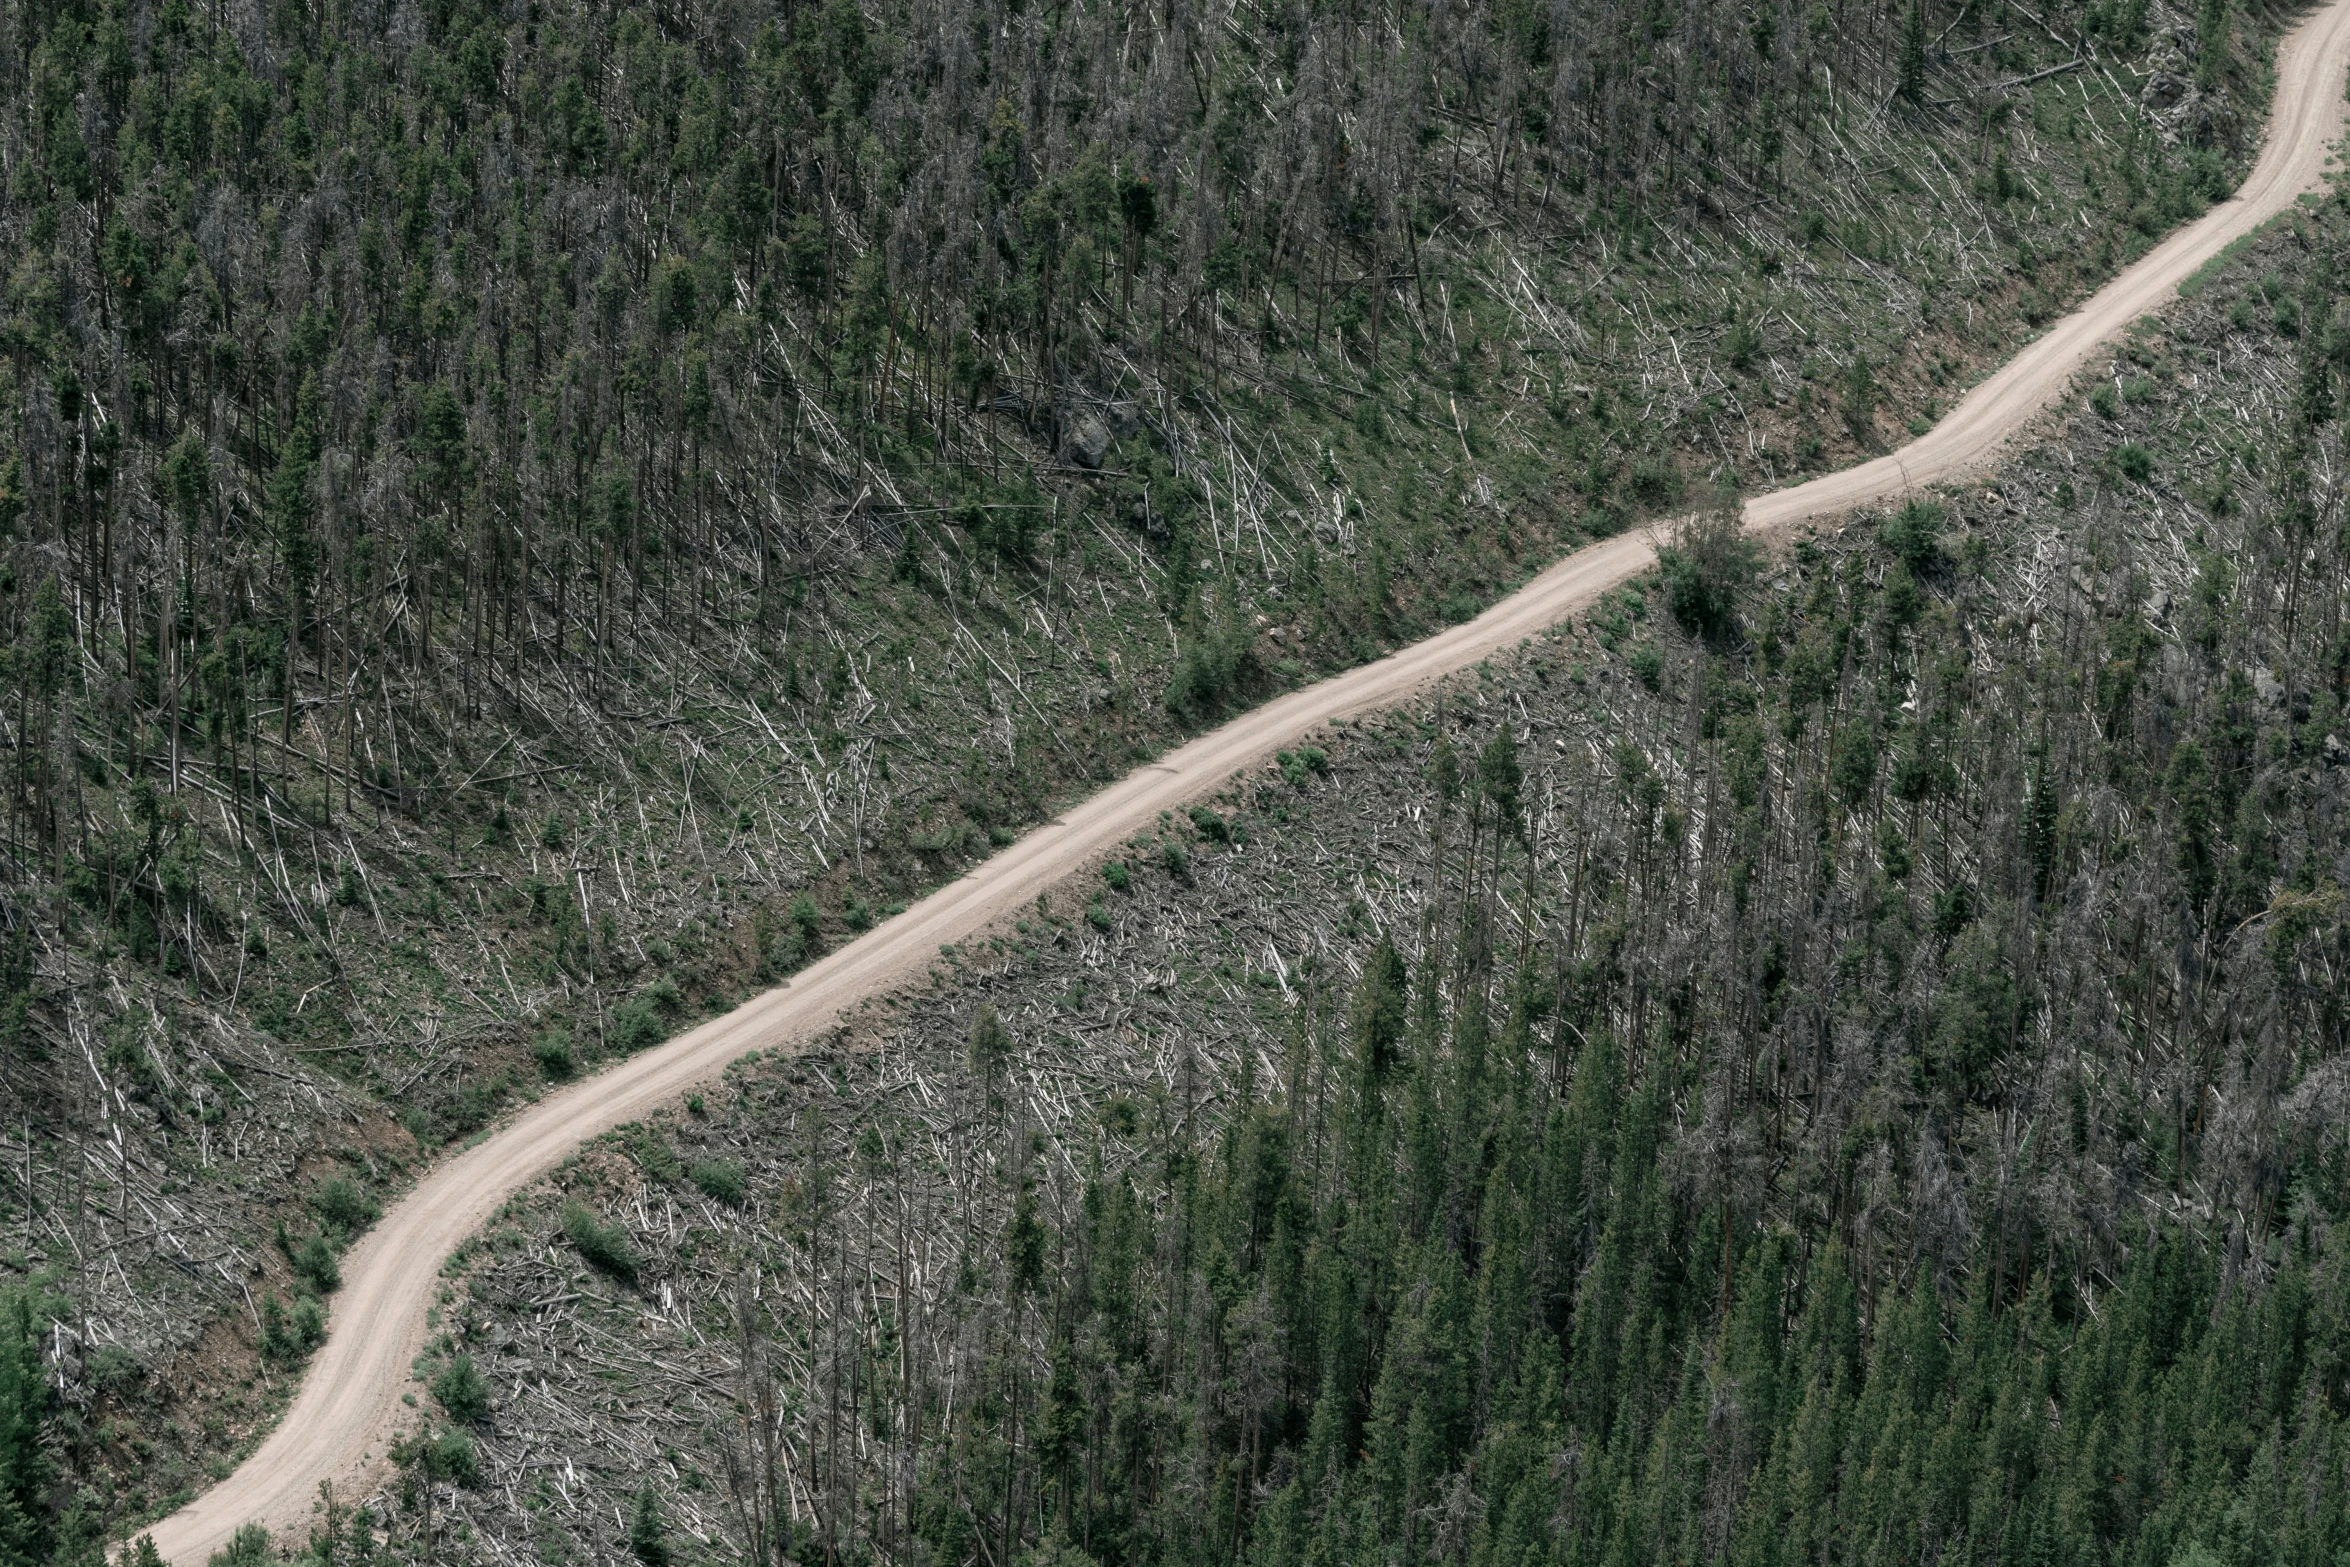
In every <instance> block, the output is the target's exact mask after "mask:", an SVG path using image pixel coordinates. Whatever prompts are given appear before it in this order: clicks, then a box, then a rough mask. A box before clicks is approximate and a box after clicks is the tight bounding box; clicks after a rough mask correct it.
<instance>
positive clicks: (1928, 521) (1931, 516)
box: [1877, 501, 1943, 576]
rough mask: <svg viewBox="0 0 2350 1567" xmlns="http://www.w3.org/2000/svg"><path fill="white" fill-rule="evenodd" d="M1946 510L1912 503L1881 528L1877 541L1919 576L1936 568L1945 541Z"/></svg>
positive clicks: (1920, 502) (1896, 513) (1936, 506)
mask: <svg viewBox="0 0 2350 1567" xmlns="http://www.w3.org/2000/svg"><path fill="white" fill-rule="evenodd" d="M1942 521H1943V516H1942V508H1941V507H1940V506H1938V505H1936V504H1935V503H1934V502H1932V501H1911V502H1910V503H1909V504H1908V505H1906V506H1904V507H1902V508H1901V510H1899V511H1897V512H1895V513H1894V514H1893V515H1892V516H1890V517H1888V518H1886V519H1885V520H1884V521H1883V522H1882V523H1880V524H1879V525H1878V527H1877V542H1878V543H1880V544H1882V545H1884V546H1885V548H1886V549H1888V550H1890V551H1891V552H1892V553H1893V556H1894V558H1895V559H1897V560H1899V561H1900V562H1901V563H1902V564H1903V565H1904V566H1907V567H1908V568H1909V569H1910V573H1911V575H1913V576H1915V575H1918V574H1920V573H1922V572H1924V571H1925V569H1926V568H1927V567H1928V566H1930V565H1932V564H1933V562H1934V559H1935V557H1936V554H1937V552H1938V550H1939V549H1940V546H1941V542H1942Z"/></svg>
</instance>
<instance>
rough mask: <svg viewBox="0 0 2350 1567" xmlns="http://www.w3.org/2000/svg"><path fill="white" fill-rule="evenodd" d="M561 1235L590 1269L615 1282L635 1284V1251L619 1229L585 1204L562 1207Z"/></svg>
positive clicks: (579, 1203)
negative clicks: (596, 1214)
mask: <svg viewBox="0 0 2350 1567" xmlns="http://www.w3.org/2000/svg"><path fill="white" fill-rule="evenodd" d="M563 1234H564V1236H565V1238H566V1239H568V1240H569V1241H570V1242H571V1245H572V1249H573V1250H575V1251H577V1252H578V1253H579V1254H580V1256H581V1257H583V1258H585V1259H586V1260H587V1262H588V1264H589V1265H590V1266H592V1267H596V1268H600V1269H602V1270H603V1271H604V1272H606V1273H609V1274H611V1275H612V1276H613V1277H614V1278H616V1279H621V1280H624V1281H626V1282H630V1283H633V1282H635V1280H636V1268H637V1261H636V1248H635V1247H634V1246H632V1245H630V1244H629V1239H628V1232H627V1231H626V1230H624V1229H622V1228H621V1227H620V1226H619V1225H617V1224H606V1223H605V1222H604V1221H603V1220H601V1219H599V1218H597V1217H596V1216H595V1214H594V1212H593V1211H592V1210H590V1209H589V1207H588V1205H587V1204H585V1203H582V1202H570V1203H565V1204H564V1205H563Z"/></svg>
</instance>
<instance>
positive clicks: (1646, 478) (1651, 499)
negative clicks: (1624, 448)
mask: <svg viewBox="0 0 2350 1567" xmlns="http://www.w3.org/2000/svg"><path fill="white" fill-rule="evenodd" d="M1631 488H1632V499H1634V500H1635V501H1638V502H1639V503H1640V504H1641V505H1643V506H1670V505H1671V504H1672V503H1673V502H1675V501H1677V500H1679V499H1680V498H1681V470H1680V469H1679V468H1678V467H1676V466H1674V463H1673V459H1672V458H1670V457H1643V458H1641V459H1640V461H1638V462H1636V463H1634V464H1633V465H1632V480H1631Z"/></svg>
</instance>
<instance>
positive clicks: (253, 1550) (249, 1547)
mask: <svg viewBox="0 0 2350 1567" xmlns="http://www.w3.org/2000/svg"><path fill="white" fill-rule="evenodd" d="M276 1559H277V1552H276V1551H275V1550H273V1549H272V1548H271V1546H270V1541H269V1531H268V1530H267V1529H265V1528H263V1527H262V1526H261V1525H260V1524H257V1523H249V1524H246V1525H245V1526H244V1527H243V1528H241V1529H239V1530H238V1531H237V1532H236V1533H235V1534H233V1535H231V1536H230V1537H229V1542H228V1544H226V1545H224V1546H222V1547H221V1548H220V1549H219V1550H217V1551H214V1552H213V1553H212V1556H211V1559H210V1561H209V1562H208V1563H207V1564H206V1567H269V1564H270V1563H271V1562H273V1561H275V1560H276Z"/></svg>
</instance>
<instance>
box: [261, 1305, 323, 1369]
mask: <svg viewBox="0 0 2350 1567" xmlns="http://www.w3.org/2000/svg"><path fill="white" fill-rule="evenodd" d="M325 1341H326V1308H325V1307H324V1306H321V1305H320V1304H319V1303H318V1302H317V1301H316V1300H309V1299H305V1300H298V1301H296V1302H295V1303H294V1309H293V1310H292V1311H288V1310H286V1303H285V1302H284V1301H282V1300H280V1299H279V1298H278V1297H277V1295H276V1293H275V1292H274V1291H273V1292H272V1293H271V1294H269V1295H267V1296H266V1297H264V1298H263V1300H262V1302H261V1355H262V1358H263V1359H265V1360H271V1361H275V1362H276V1363H277V1364H279V1365H281V1366H298V1365H300V1364H301V1363H302V1362H303V1361H305V1360H308V1359H309V1358H310V1352H311V1351H312V1350H314V1349H316V1348H317V1347H318V1346H319V1345H320V1344H322V1343H324V1342H325Z"/></svg>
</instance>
